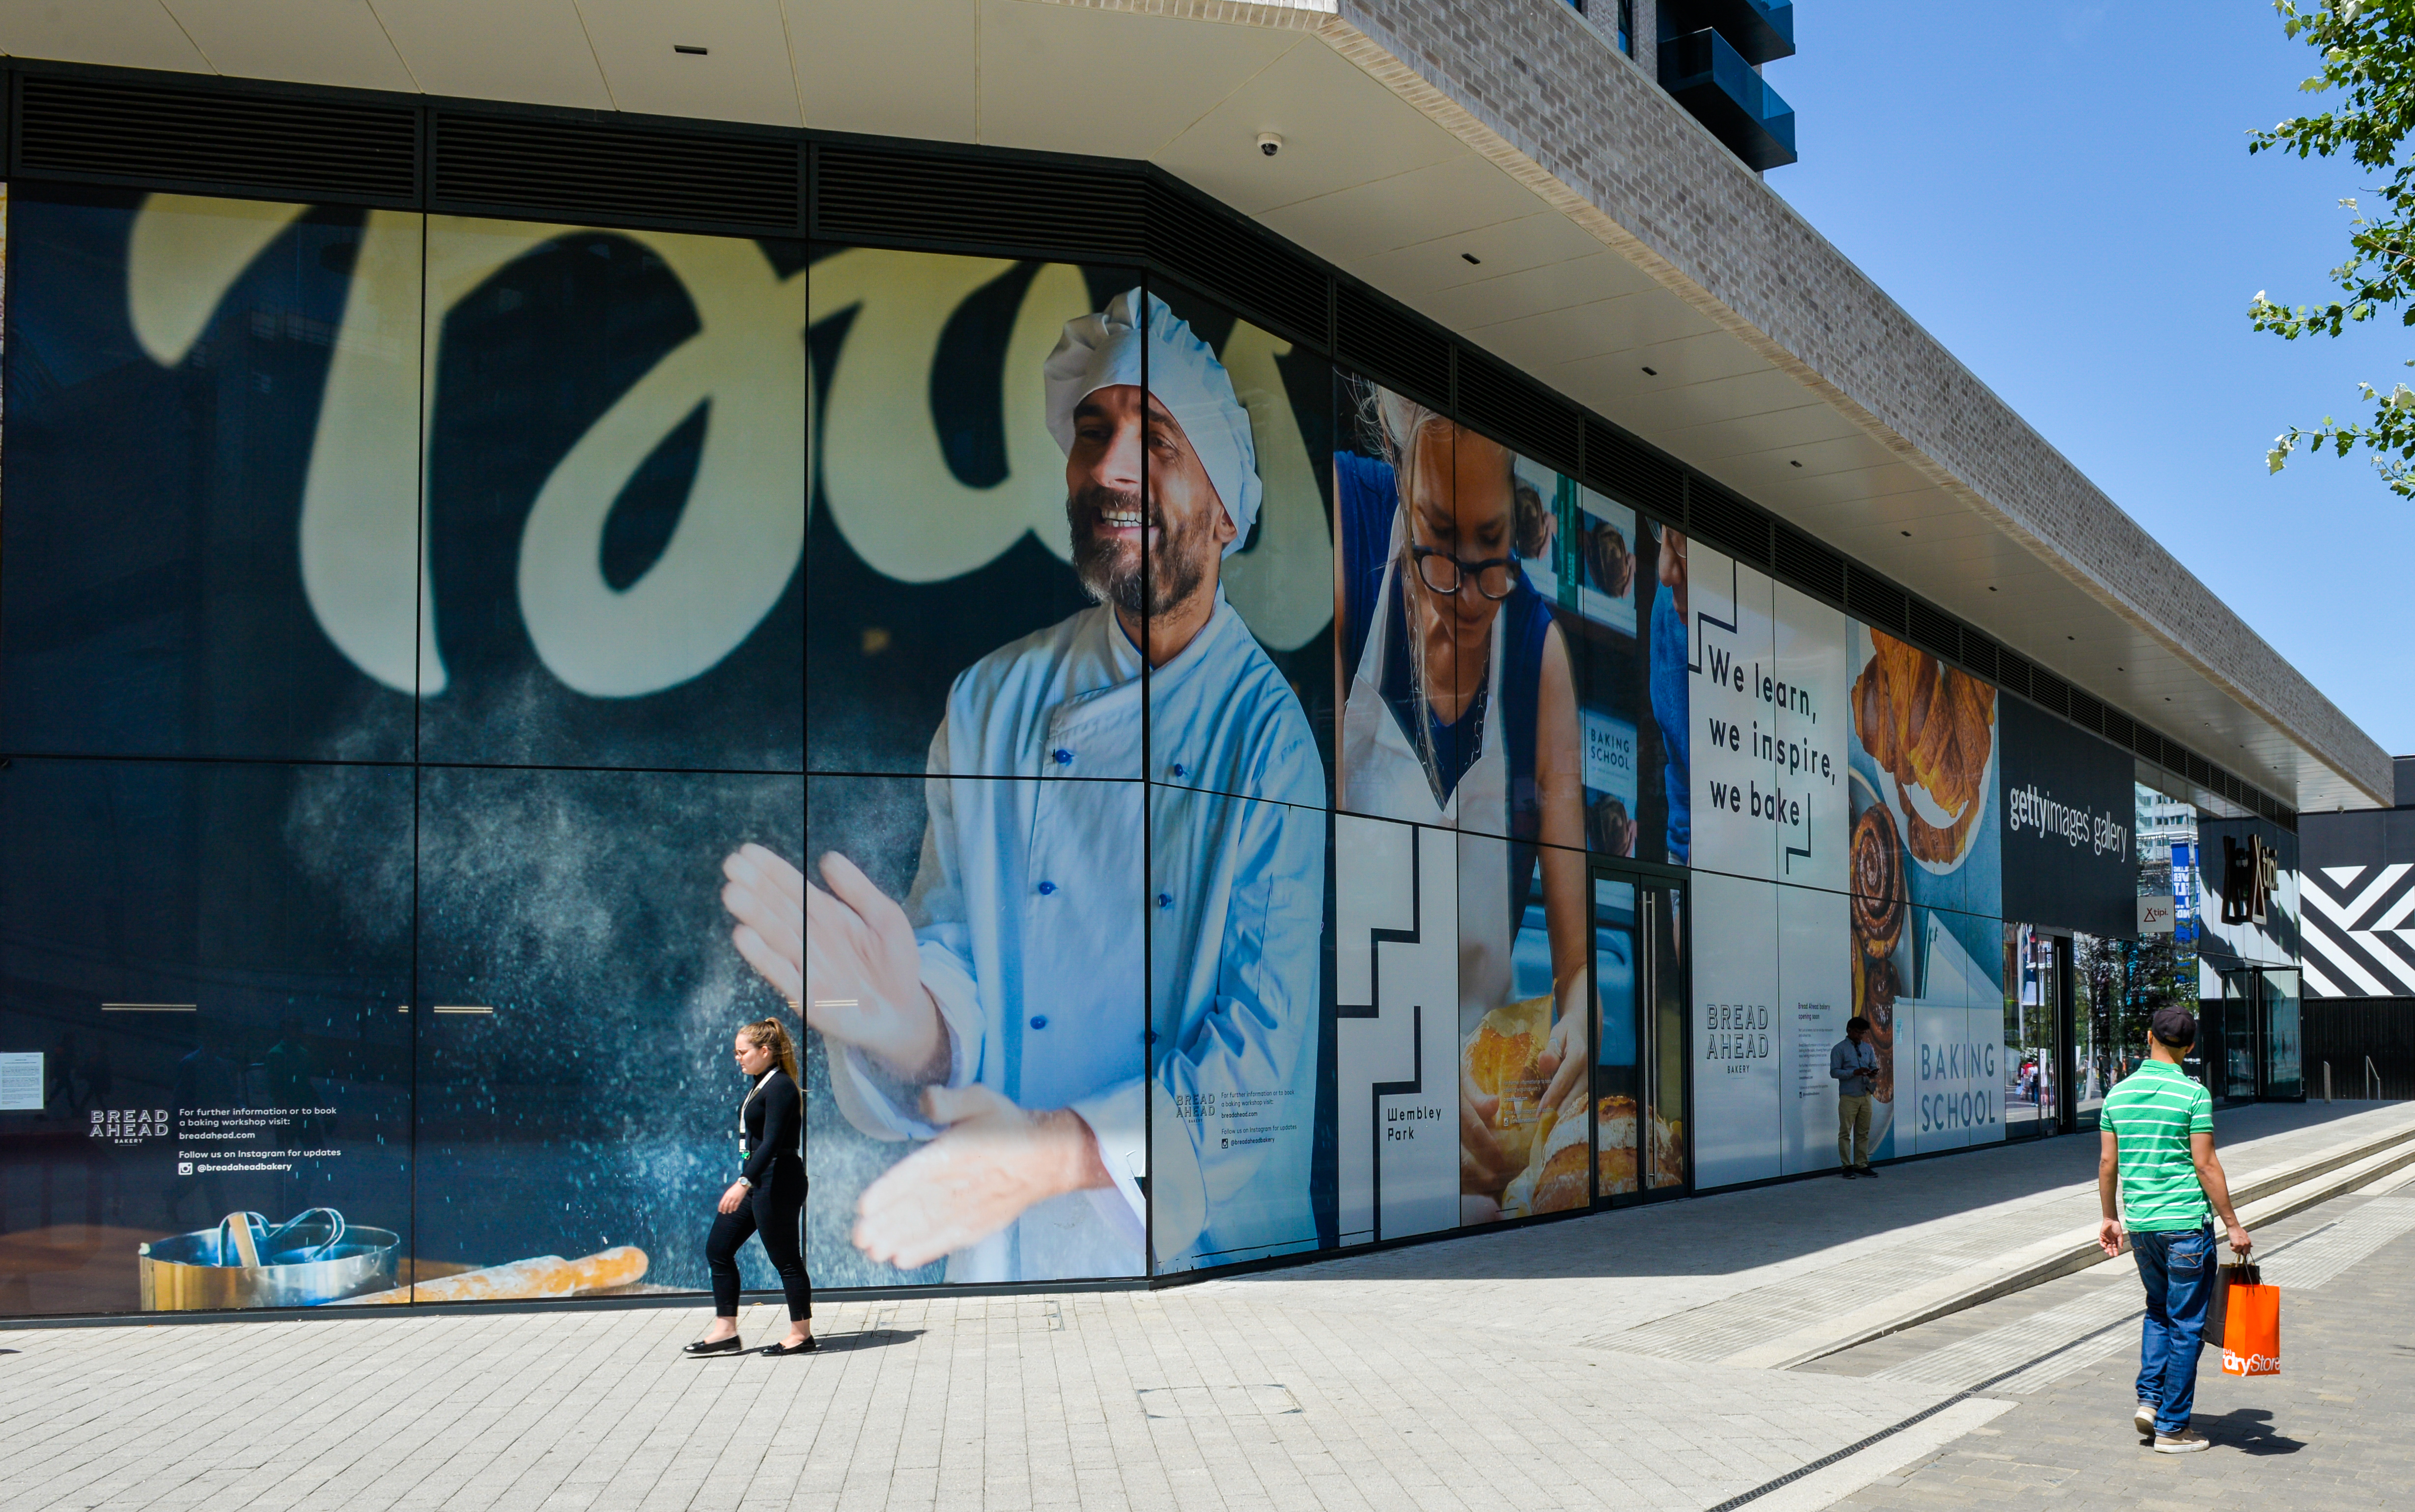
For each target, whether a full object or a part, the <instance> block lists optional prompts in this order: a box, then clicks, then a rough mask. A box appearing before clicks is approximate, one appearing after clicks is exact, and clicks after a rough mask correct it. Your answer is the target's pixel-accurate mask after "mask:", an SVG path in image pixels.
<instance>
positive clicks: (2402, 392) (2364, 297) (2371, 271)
mask: <svg viewBox="0 0 2415 1512" xmlns="http://www.w3.org/2000/svg"><path fill="white" fill-rule="evenodd" d="M2273 9H2274V10H2275V11H2277V12H2278V13H2279V14H2280V17H2281V29H2282V31H2283V33H2284V34H2285V35H2287V36H2288V37H2296V38H2298V39H2300V40H2302V41H2303V42H2304V43H2305V44H2306V45H2307V46H2308V47H2311V48H2313V49H2314V50H2315V51H2316V52H2317V53H2318V54H2319V55H2320V56H2321V58H2322V71H2321V72H2320V73H2318V74H2316V75H2315V76H2314V77H2313V78H2311V79H2308V80H2306V81H2304V82H2302V83H2301V84H2299V86H2298V87H2299V88H2300V89H2302V90H2303V91H2304V92H2306V93H2307V94H2321V93H2324V92H2325V91H2328V90H2338V91H2340V92H2341V99H2340V105H2339V108H2338V109H2336V110H2333V111H2330V112H2325V113H2323V114H2320V115H2300V116H2295V117H2292V118H2291V119H2289V120H2287V121H2283V122H2281V123H2280V124H2279V125H2277V126H2274V127H2272V128H2271V129H2270V130H2263V131H2251V132H2250V133H2248V142H2247V150H2248V152H2249V153H2250V154H2254V153H2259V152H2268V151H2269V152H2295V153H2296V154H2297V155H2298V156H2299V157H2339V156H2342V155H2345V156H2347V157H2349V158H2350V159H2352V160H2353V161H2354V162H2356V163H2357V164H2358V165H2359V166H2361V167H2363V168H2367V169H2370V170H2373V171H2374V172H2377V173H2386V174H2387V175H2388V178H2387V180H2386V181H2385V182H2384V184H2383V185H2382V187H2379V188H2378V189H2376V190H2373V191H2371V197H2372V198H2373V199H2374V200H2376V201H2377V202H2378V203H2377V204H2376V206H2375V207H2373V208H2370V209H2367V208H2363V207H2362V206H2360V204H2359V202H2357V201H2356V200H2353V199H2348V200H2342V201H2341V202H2340V206H2341V208H2343V209H2345V210H2347V211H2348V212H2349V213H2350V219H2349V221H2348V230H2349V235H2348V261H2347V262H2342V263H2341V264H2340V265H2339V266H2338V267H2335V268H2333V269H2332V270H2331V278H2332V282H2333V284H2334V285H2335V286H2336V287H2337V288H2338V290H2339V291H2340V294H2341V296H2342V297H2339V298H2336V299H2333V301H2332V302H2331V303H2329V304H2327V305H2312V304H2310V305H2281V304H2276V303H2274V302H2273V301H2272V300H2271V299H2268V298H2266V297H2265V295H2264V292H2262V291H2261V290H2259V291H2258V292H2257V295H2256V298H2255V300H2254V301H2253V302H2252V303H2251V304H2250V305H2249V306H2248V309H2247V314H2248V319H2249V320H2250V321H2251V322H2254V325H2255V328H2256V329H2257V330H2258V331H2270V332H2273V334H2274V335H2276V336H2279V337H2283V338H2284V339H2287V340H2290V341H2294V340H2296V339H2297V338H2298V337H2302V336H2331V337H2335V336H2338V335H2339V334H2341V332H2343V331H2345V330H2346V329H2347V328H2348V326H2349V325H2352V324H2356V323H2359V322H2365V321H2371V320H2374V319H2377V318H2378V317H2379V315H2380V314H2381V313H2382V312H2383V311H2384V310H2396V311H2398V319H2399V323H2400V324H2401V325H2415V162H2404V161H2401V160H2400V158H2399V152H2398V149H2399V146H2400V144H2401V143H2402V142H2404V141H2405V140H2406V139H2407V136H2408V132H2409V131H2415V0H2328V3H2325V0H2273ZM2408 367H2415V361H2410V362H2409V363H2408ZM2358 387H2359V388H2360V390H2361V391H2362V393H2361V397H2362V398H2363V401H2364V402H2365V403H2366V404H2368V405H2370V406H2371V407H2372V417H2371V418H2370V419H2369V420H2365V421H2362V422H2351V421H2339V420H2334V419H2333V418H2332V417H2331V416H2329V415H2325V416H2324V417H2323V422H2322V424H2321V425H2318V426H2291V427H2289V428H2288V430H2286V431H2284V432H2282V433H2281V434H2280V435H2278V436H2276V437H2274V438H2273V449H2272V450H2271V451H2270V452H2267V453H2266V454H2265V458H2264V459H2265V461H2266V463H2267V464H2268V465H2269V466H2270V468H2271V470H2272V471H2273V472H2280V471H2281V469H2282V468H2283V467H2284V466H2285V465H2287V464H2288V459H2289V457H2290V454H2291V453H2293V452H2295V451H2296V450H2297V449H2298V448H2299V447H2300V446H2302V445H2303V446H2304V447H2305V448H2306V449H2307V451H2308V452H2309V453H2310V454H2312V453H2318V452H2320V451H2321V450H2322V449H2323V448H2324V447H2325V446H2329V447H2331V448H2332V449H2333V452H2334V453H2335V454H2336V455H2337V456H2340V457H2346V456H2348V453H2350V452H2352V451H2357V450H2360V449H2362V450H2364V451H2367V452H2370V453H2371V454H2372V457H2373V465H2374V467H2375V468H2376V469H2377V470H2378V472H2380V473H2381V476H2382V479H2383V481H2385V482H2386V483H2388V484H2389V485H2390V488H2391V491H2392V492H2393V493H2396V494H2398V495H2399V496H2400V497H2402V498H2408V499H2415V388H2409V387H2408V385H2407V384H2405V383H2397V384H2393V385H2392V386H2391V388H2390V390H2389V392H2387V393H2384V392H2383V391H2382V390H2381V387H2380V386H2379V385H2378V384H2375V383H2363V384H2360V385H2358Z"/></svg>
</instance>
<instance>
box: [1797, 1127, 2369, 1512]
mask: <svg viewBox="0 0 2415 1512" xmlns="http://www.w3.org/2000/svg"><path fill="white" fill-rule="evenodd" d="M2409 1175H2415V1173H2410V1174H2409ZM2392 1184H2395V1185H2396V1188H2397V1190H2394V1191H2393V1192H2390V1193H2388V1194H2386V1195H2375V1196H2349V1197H2342V1198H2338V1199H2335V1200H2333V1201H2332V1202H2329V1203H2325V1204H2324V1205H2321V1206H2320V1207H2318V1208H2315V1209H2313V1210H2311V1211H2308V1212H2305V1213H2301V1214H2299V1215H2297V1216H2296V1217H2294V1218H2291V1219H2288V1220H2284V1221H2283V1222H2280V1223H2277V1224H2274V1225H2273V1226H2272V1227H2271V1228H2270V1229H2268V1230H2267V1231H2265V1232H2264V1233H2263V1234H2262V1235H2260V1236H2259V1237H2258V1248H2259V1249H2263V1250H2268V1251H2269V1252H2270V1253H2271V1255H2272V1258H2271V1259H2270V1260H2269V1261H2267V1262H2266V1263H2265V1265H2264V1277H2265V1280H2269V1281H2272V1282H2273V1284H2275V1285H2277V1286H2279V1287H2280V1288H2281V1294H2282V1327H2281V1359H2282V1373H2281V1374H2280V1375H2278V1376H2267V1377H2258V1378H2256V1379H2253V1380H2241V1379H2237V1378H2234V1377H2231V1376H2226V1375H2224V1374H2223V1373H2222V1367H2221V1362H2220V1357H2219V1355H2218V1354H2209V1355H2206V1356H2204V1357H2203V1358H2202V1359H2201V1360H2200V1361H2199V1365H2198V1398H2197V1418H2196V1427H2197V1428H2198V1431H2200V1432H2202V1433H2204V1434H2206V1435H2207V1436H2208V1437H2209V1438H2211V1439H2212V1440H2213V1444H2214V1446H2213V1448H2212V1449H2211V1450H2209V1451H2207V1452H2206V1453H2203V1454H2197V1455H2185V1456H2168V1455H2157V1454H2153V1453H2150V1452H2148V1451H2147V1449H2146V1448H2144V1447H2143V1446H2142V1443H2141V1441H2140V1439H2139V1438H2138V1435H2137V1434H2136V1433H2135V1432H2133V1431H2132V1430H2131V1429H2130V1422H2129V1414H2130V1400H2131V1396H2132V1392H2133V1378H2134V1377H2135V1376H2136V1375H2137V1374H2138V1305H2137V1304H2138V1281H2137V1279H2136V1274H2135V1272H2134V1271H2132V1269H2131V1268H2130V1267H2129V1266H2127V1265H2122V1266H2107V1267H2105V1268H2104V1270H2102V1271H2099V1272H2094V1273H2091V1274H2090V1275H2089V1276H2086V1277H2078V1276H2075V1277H2072V1278H2069V1279H2068V1280H2063V1281H2056V1282H2052V1283H2049V1284H2048V1286H2045V1287H2040V1288H2038V1289H2037V1291H2036V1292H2034V1293H2032V1294H2030V1295H2026V1296H2020V1297H2006V1298H2003V1299H2002V1300H2001V1301H1998V1302H1994V1303H1990V1304H1988V1306H1987V1307H1985V1308H1982V1309H1978V1310H1973V1312H1971V1313H1968V1314H1964V1315H1962V1316H1961V1317H1958V1318H1955V1319H1949V1320H1941V1321H1940V1322H1939V1323H1937V1324H1933V1325H1928V1326H1926V1327H1923V1328H1918V1329H1913V1330H1911V1331H1910V1332H1908V1333H1904V1334H1899V1335H1897V1336H1895V1337H1894V1338H1891V1339H1887V1340H1882V1341H1880V1342H1878V1343H1875V1344H1871V1345H1868V1346H1865V1347H1864V1348H1862V1349H1858V1350H1854V1351H1852V1352H1851V1353H1849V1354H1846V1355H1838V1356H1835V1357H1833V1358H1831V1359H1829V1360H1825V1361H1822V1362H1821V1364H1820V1366H1819V1367H1817V1369H1820V1370H1830V1371H1834V1372H1837V1373H1840V1374H1852V1375H1860V1376H1863V1377H1864V1378H1866V1379H1868V1380H1871V1381H1873V1382H1876V1381H1899V1380H1913V1379H1917V1380H1927V1381H1929V1382H1932V1383H1941V1384H1942V1383H1943V1382H1945V1381H1951V1380H1961V1379H1964V1378H1966V1377H1970V1376H1971V1372H1972V1371H1973V1370H1977V1369H1982V1368H1984V1362H1986V1361H1988V1360H1989V1359H1992V1361H1994V1362H1996V1367H1997V1370H2001V1369H2002V1368H2003V1362H2004V1361H2008V1360H2018V1359H2024V1358H2028V1357H2031V1356H2032V1355H2036V1354H2038V1353H2041V1352H2042V1351H2043V1350H2044V1349H2045V1348H2046V1347H2047V1346H2048V1344H2049V1343H2050V1342H2051V1341H2053V1340H2057V1339H2062V1338H2078V1339H2079V1340H2081V1341H2080V1342H2079V1344H2078V1347H2077V1348H2074V1349H2071V1350H2069V1351H2066V1353H2064V1354H2063V1355H2059V1356H2057V1357H2056V1358H2055V1359H2054V1360H2052V1361H2050V1362H2048V1364H2047V1365H2046V1366H2043V1367H2041V1368H2040V1369H2038V1370H2032V1371H2025V1372H2023V1373H2022V1374H2021V1375H2019V1376H2017V1377H2015V1378H2014V1379H2013V1380H2011V1381H2008V1382H2004V1383H2002V1384H2001V1385H1997V1386H1994V1387H1991V1388H1989V1389H1988V1391H1986V1392H1985V1393H1984V1394H1983V1395H1984V1398H1987V1399H2003V1400H2007V1401H2009V1402H2010V1403H2012V1404H2013V1406H2012V1410H2011V1411H2007V1412H2003V1413H2002V1414H2001V1415H1997V1416H1995V1417H1994V1418H1993V1419H1992V1420H1990V1421H1989V1422H1988V1423H1987V1424H1986V1425H1984V1426H1981V1427H1977V1428H1975V1429H1973V1430H1972V1431H1970V1432H1968V1433H1965V1434H1962V1435H1959V1436H1958V1437H1956V1438H1954V1439H1951V1440H1950V1441H1947V1442H1943V1443H1941V1444H1938V1445H1929V1446H1926V1447H1924V1448H1923V1449H1921V1450H1920V1451H1918V1452H1917V1453H1915V1454H1913V1455H1912V1456H1909V1457H1898V1463H1899V1464H1901V1461H1902V1460H1903V1459H1906V1458H1908V1459H1909V1460H1910V1461H1911V1462H1910V1463H1909V1464H1901V1468H1899V1469H1898V1470H1897V1471H1896V1472H1895V1473H1893V1474H1889V1475H1884V1476H1882V1477H1880V1478H1879V1479H1877V1480H1875V1481H1874V1482H1872V1483H1870V1484H1868V1485H1867V1486H1865V1487H1863V1488H1862V1489H1860V1490H1856V1491H1854V1492H1853V1493H1852V1494H1849V1495H1848V1496H1846V1497H1845V1498H1844V1499H1843V1500H1842V1501H1839V1502H1837V1503H1835V1504H1834V1505H1836V1506H1837V1507H1838V1508H1840V1509H1842V1508H1855V1509H1865V1512H1876V1509H1880V1508H1885V1509H1890V1512H1893V1509H1908V1508H1920V1509H1923V1512H1928V1509H1931V1508H1935V1507H1937V1506H1940V1505H1953V1506H1957V1507H1969V1508H1973V1509H1987V1508H2007V1509H2010V1508H2020V1509H2023V1512H2028V1509H2032V1508H2036V1507H2040V1506H2055V1505H2075V1504H2079V1503H2086V1504H2087V1505H2092V1506H2118V1507H2174V1508H2178V1507H2205V1506H2243V1507H2286V1508H2288V1509H2290V1512H2333V1509H2347V1508H2357V1509H2360V1512H2364V1509H2371V1508H2377V1507H2403V1506H2407V1505H2410V1504H2415V1440H2410V1439H2409V1437H2408V1432H2407V1410H2406V1403H2407V1401H2408V1398H2409V1396H2410V1395H2415V1344H2409V1343H2408V1341H2407V1340H2406V1339H2405V1327H2404V1325H2405V1322H2406V1320H2407V1319H2408V1317H2410V1316H2415V1186H2410V1185H2409V1184H2408V1175H2402V1176H2400V1177H2397V1178H2394V1183H2385V1184H2384V1185H2392ZM2016 1314H2021V1315H2019V1316H2016ZM2082 1326H2086V1327H2089V1328H2092V1329H2093V1330H2095V1331H2093V1332H2088V1333H2085V1334H2083V1333H2082V1332H2081V1327H2082ZM1795 1373H1798V1374H1804V1373H1810V1372H1809V1371H1799V1372H1795ZM1989 1373H1991V1374H1992V1373H1994V1372H1993V1371H1990V1372H1989Z"/></svg>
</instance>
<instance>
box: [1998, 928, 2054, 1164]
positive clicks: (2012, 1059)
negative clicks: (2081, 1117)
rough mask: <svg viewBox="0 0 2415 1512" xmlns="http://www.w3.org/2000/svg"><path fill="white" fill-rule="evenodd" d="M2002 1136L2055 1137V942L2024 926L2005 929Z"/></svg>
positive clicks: (2020, 1137) (2049, 937)
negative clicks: (2052, 1135)
mask: <svg viewBox="0 0 2415 1512" xmlns="http://www.w3.org/2000/svg"><path fill="white" fill-rule="evenodd" d="M2004 954H2005V963H2004V1137H2005V1138H2006V1139H2036V1138H2041V1137H2043V1136H2045V1135H2048V1134H2053V1133H2060V1132H2062V1129H2061V1127H2060V1125H2059V1123H2058V1120H2059V1119H2060V1118H2061V1116H2062V1114H2061V1111H2060V1105H2059V1102H2058V1100H2057V1098H2056V1096H2055V1089H2056V1087H2057V1086H2058V1085H2061V1084H2060V1080H2059V1078H2060V1074H2061V1070H2062V1056H2061V1047H2062V1039H2061V1036H2060V1035H2059V1034H2058V1033H2057V1032H2056V1031H2057V1026H2058V1025H2060V1024H2061V1023H2062V1022H2063V995H2062V982H2061V981H2060V980H2059V979H2058V978H2057V976H2056V973H2055V969H2054V937H2053V936H2050V935H2047V934H2043V933H2041V932H2039V931H2038V930H2035V929H2033V928H2032V927H2030V926H2029V925H2027V924H2006V925H2005V926H2004Z"/></svg>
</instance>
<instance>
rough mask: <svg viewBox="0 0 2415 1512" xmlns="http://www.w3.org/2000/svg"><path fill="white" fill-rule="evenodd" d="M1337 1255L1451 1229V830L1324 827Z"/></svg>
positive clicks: (1455, 930)
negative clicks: (1328, 864) (1328, 836)
mask: <svg viewBox="0 0 2415 1512" xmlns="http://www.w3.org/2000/svg"><path fill="white" fill-rule="evenodd" d="M1332 869H1333V907H1334V928H1333V939H1334V949H1333V980H1334V1009H1333V1014H1334V1053H1333V1066H1334V1075H1333V1110H1334V1112H1333V1117H1334V1150H1335V1157H1334V1164H1335V1176H1334V1205H1335V1218H1334V1223H1335V1233H1336V1238H1337V1242H1339V1243H1341V1244H1343V1245H1354V1244H1366V1243H1369V1242H1370V1241H1373V1240H1382V1239H1398V1238H1405V1237H1407V1236H1408V1235H1415V1234H1430V1233H1433V1232H1434V1231H1435V1230H1437V1229H1447V1228H1450V1227H1453V1226H1455V1225H1456V1224H1457V1223H1458V1222H1459V1220H1460V1191H1461V1185H1462V1182H1461V1174H1460V1173H1461V1165H1460V1160H1461V1145H1460V1117H1461V1101H1462V1094H1461V1090H1460V1075H1459V1068H1460V1050H1461V1040H1460V1034H1459V1025H1460V1015H1459V1014H1458V1013H1457V1012H1455V1011H1447V1010H1444V1009H1443V1008H1442V1007H1441V1005H1444V1004H1455V1003H1457V1001H1458V1000H1459V990H1460V979H1459V926H1458V911H1459V883H1458V876H1459V845H1458V837H1457V836H1456V835H1454V834H1453V833H1452V832H1451V831H1448V830H1441V829H1434V828H1427V827H1419V826H1416V825H1407V824H1398V823H1393V822H1390V821H1388V820H1382V819H1369V818H1362V817H1359V816H1356V815H1349V814H1342V815H1337V816H1335V817H1334V821H1333V858H1332Z"/></svg>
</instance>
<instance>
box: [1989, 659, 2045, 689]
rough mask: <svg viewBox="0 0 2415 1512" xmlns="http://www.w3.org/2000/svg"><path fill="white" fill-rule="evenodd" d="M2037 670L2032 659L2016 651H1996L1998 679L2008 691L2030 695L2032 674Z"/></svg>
mask: <svg viewBox="0 0 2415 1512" xmlns="http://www.w3.org/2000/svg"><path fill="white" fill-rule="evenodd" d="M2035 670H2036V668H2035V666H2033V665H2032V664H2031V662H2030V659H2029V658H2028V657H2026V656H2024V655H2022V654H2021V653H2020V652H2018V651H1998V652H1997V653H1996V681H1997V682H1998V683H1999V684H2000V685H2001V686H2002V687H2003V690H2004V691H2005V692H2007V693H2018V694H2019V695H2020V696H2022V697H2024V698H2026V697H2028V696H2030V682H2031V674H2032V673H2033V672H2034V671H2035Z"/></svg>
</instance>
